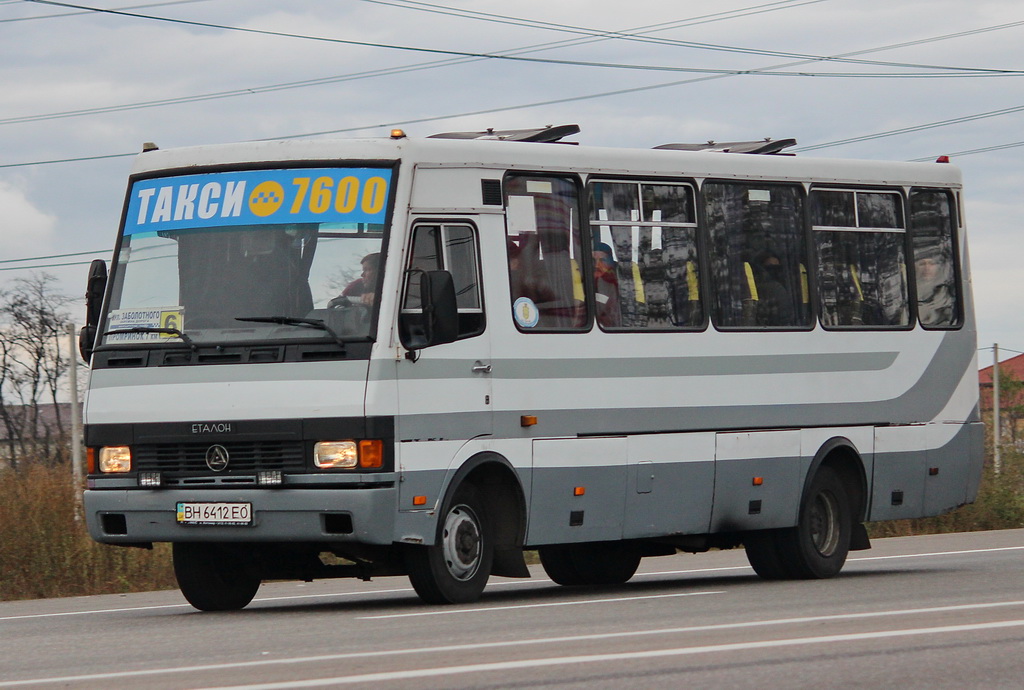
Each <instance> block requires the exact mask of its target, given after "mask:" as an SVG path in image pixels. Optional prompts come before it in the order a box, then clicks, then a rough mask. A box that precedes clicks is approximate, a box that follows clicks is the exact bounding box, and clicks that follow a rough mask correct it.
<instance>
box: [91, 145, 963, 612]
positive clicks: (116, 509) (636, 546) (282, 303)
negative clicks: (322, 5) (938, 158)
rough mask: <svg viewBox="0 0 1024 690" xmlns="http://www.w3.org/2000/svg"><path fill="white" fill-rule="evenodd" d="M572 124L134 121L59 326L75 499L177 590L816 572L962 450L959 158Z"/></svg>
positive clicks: (241, 594) (956, 488)
mask: <svg viewBox="0 0 1024 690" xmlns="http://www.w3.org/2000/svg"><path fill="white" fill-rule="evenodd" d="M576 131H578V128H577V127H576V126H574V125H567V126H563V127H554V128H543V129H538V130H511V131H505V132H500V131H499V132H495V131H488V132H479V133H450V134H444V135H437V136H435V137H428V138H422V139H411V138H407V137H406V136H405V135H404V133H402V132H400V131H395V132H394V133H393V134H392V136H391V137H390V138H382V139H374V140H348V141H277V142H261V143H244V144H232V145H224V146H202V147H195V148H187V149H180V150H166V151H164V150H156V149H153V147H149V148H150V149H153V150H147V151H145V152H144V153H142V154H141V155H140V156H139V157H138V158H137V160H136V163H135V166H134V170H133V172H132V175H131V178H130V181H129V186H128V192H127V197H126V200H125V205H124V215H123V220H122V225H121V228H120V233H119V235H118V240H117V245H116V248H115V251H114V255H113V263H112V265H111V267H110V270H109V275H108V271H107V267H106V265H105V263H104V262H102V261H101V262H94V265H93V267H92V269H91V273H90V279H89V291H88V295H89V297H88V311H89V319H88V325H87V326H86V327H85V329H83V336H82V348H83V353H84V354H86V355H87V356H88V357H90V358H91V365H92V371H91V376H90V381H89V388H88V395H87V401H86V406H85V422H86V432H85V433H86V445H87V448H88V455H87V457H88V459H89V473H88V489H87V491H86V494H85V505H86V512H87V521H88V525H89V529H90V532H91V534H92V536H93V537H94V538H95V539H97V540H98V541H101V542H104V543H108V544H120V545H124V546H143V547H146V546H151V545H152V544H153V543H154V542H171V543H172V544H173V555H174V567H175V573H176V575H177V578H178V582H179V584H180V586H181V590H182V592H183V593H184V595H185V596H186V598H187V599H188V600H189V601H190V602H191V603H192V604H193V605H194V606H195V607H197V608H199V609H203V610H223V609H235V608H241V607H244V606H245V605H246V604H248V603H249V602H250V601H251V599H252V598H253V596H254V595H255V593H256V591H257V588H258V587H259V585H260V582H261V581H263V580H268V579H305V580H309V579H313V578H321V577H338V576H355V577H362V578H369V577H371V576H374V575H382V574H407V575H408V576H409V578H410V580H411V581H412V584H413V586H414V588H415V590H416V591H417V593H418V594H419V595H420V597H421V598H422V599H424V600H425V601H428V602H436V603H444V602H468V601H472V600H474V599H476V598H478V597H479V596H480V594H481V592H482V590H483V588H484V586H485V584H486V582H487V580H488V578H489V577H490V576H491V575H492V574H494V575H501V576H511V577H526V576H528V575H529V572H528V569H527V568H526V566H525V563H524V557H523V552H524V549H536V550H537V551H538V552H539V555H540V560H541V563H542V565H543V567H544V569H545V571H546V572H547V574H548V575H549V576H550V577H551V578H552V579H553V580H554V581H555V582H557V583H559V584H563V585H592V584H615V583H622V582H625V581H627V580H628V579H629V578H630V577H631V576H632V575H633V574H634V572H635V570H636V568H637V566H638V564H639V562H640V559H641V558H642V557H644V556H658V555H669V554H674V553H676V552H677V551H688V552H699V551H704V550H707V549H709V548H729V547H738V546H743V547H745V549H746V553H747V556H748V558H749V560H750V563H751V565H752V566H753V568H754V570H756V571H757V573H758V574H760V575H761V576H763V577H765V578H771V579H781V578H804V579H807V578H824V577H830V576H833V575H835V574H836V573H837V572H839V570H840V569H841V567H842V566H843V563H844V561H845V559H846V556H847V553H848V551H850V550H851V549H865V548H869V542H868V537H867V532H866V530H865V528H864V523H865V522H870V521H877V520H891V519H897V518H911V517H922V516H929V515H937V514H940V513H943V512H946V511H949V510H951V509H953V508H955V507H957V506H960V505H963V504H965V503H968V502H970V501H972V500H973V499H974V497H975V495H976V493H977V489H978V482H979V477H980V473H981V465H982V436H983V435H982V426H981V424H980V421H979V411H978V386H977V373H976V372H977V365H976V345H975V340H976V337H975V325H974V314H973V311H972V306H971V283H970V273H969V270H968V262H967V251H966V244H965V231H964V221H963V215H962V208H963V204H962V199H961V194H962V191H961V177H960V173H959V171H958V170H957V169H956V168H955V167H954V166H952V165H949V164H945V163H944V162H936V163H928V164H922V163H891V162H866V161H851V160H823V159H803V158H798V157H795V156H791V155H785V154H784V153H781V151H782V150H783V149H784V148H785V146H786V144H788V143H792V142H791V140H784V141H780V142H770V141H769V142H758V143H755V144H749V143H748V144H743V143H737V144H720V145H713V144H709V145H705V146H690V145H681V144H669V145H666V146H662V147H658V148H657V149H653V150H630V149H612V148H598V147H588V146H575V145H569V144H566V143H564V142H561V141H560V139H561V138H562V137H564V136H566V135H567V134H572V133H575V132H576Z"/></svg>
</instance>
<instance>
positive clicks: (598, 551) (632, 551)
mask: <svg viewBox="0 0 1024 690" xmlns="http://www.w3.org/2000/svg"><path fill="white" fill-rule="evenodd" d="M538 555H539V556H540V563H541V565H542V566H543V567H544V572H545V573H547V575H548V577H550V578H551V579H552V580H554V581H555V582H556V583H558V584H560V585H621V584H622V583H624V582H627V581H628V580H629V579H630V578H631V577H633V575H634V574H635V573H636V569H637V568H638V567H639V566H640V558H641V556H640V551H638V550H637V549H636V548H635V547H633V545H631V544H629V543H627V542H590V543H585V544H561V545H557V546H542V547H540V548H539V549H538Z"/></svg>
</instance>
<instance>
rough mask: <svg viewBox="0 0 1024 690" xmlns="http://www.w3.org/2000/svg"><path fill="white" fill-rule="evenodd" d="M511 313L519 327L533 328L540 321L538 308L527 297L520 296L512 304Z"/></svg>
mask: <svg viewBox="0 0 1024 690" xmlns="http://www.w3.org/2000/svg"><path fill="white" fill-rule="evenodd" d="M512 314H513V315H514V316H515V319H516V323H517V324H519V327H520V328H533V327H534V326H536V325H537V322H538V321H540V310H539V309H537V305H536V304H534V303H533V300H532V299H530V298H529V297H520V298H519V299H517V300H516V301H515V302H514V303H513V304H512Z"/></svg>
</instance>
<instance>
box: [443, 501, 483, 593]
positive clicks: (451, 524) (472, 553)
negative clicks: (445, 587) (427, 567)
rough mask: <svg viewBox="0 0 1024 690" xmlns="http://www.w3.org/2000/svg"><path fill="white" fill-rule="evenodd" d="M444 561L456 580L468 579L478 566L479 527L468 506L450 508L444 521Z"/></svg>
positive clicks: (479, 547)
mask: <svg viewBox="0 0 1024 690" xmlns="http://www.w3.org/2000/svg"><path fill="white" fill-rule="evenodd" d="M443 539H444V541H443V547H444V561H445V565H446V566H447V567H448V571H449V572H450V573H451V574H452V577H454V578H455V579H457V580H469V579H470V578H472V577H473V575H475V574H476V571H477V569H478V568H479V567H480V549H481V540H480V528H479V523H478V521H477V517H476V515H475V514H474V513H473V511H472V510H470V509H469V507H468V506H464V505H459V506H455V507H454V508H452V510H451V512H449V513H448V517H447V518H446V519H445V523H444V535H443Z"/></svg>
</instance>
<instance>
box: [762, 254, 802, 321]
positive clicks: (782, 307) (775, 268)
mask: <svg viewBox="0 0 1024 690" xmlns="http://www.w3.org/2000/svg"><path fill="white" fill-rule="evenodd" d="M755 265H756V267H757V268H756V269H755V271H756V276H755V282H756V283H757V298H758V301H757V325H758V326H793V325H795V323H796V322H795V316H796V312H795V310H794V308H793V299H792V296H791V295H790V293H789V290H787V289H786V286H785V285H784V283H783V281H784V280H785V273H784V268H783V266H782V262H781V261H780V260H779V255H778V254H776V253H775V252H773V251H771V250H770V249H769V250H765V251H763V252H761V253H760V254H758V256H757V259H756V261H755Z"/></svg>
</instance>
